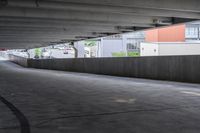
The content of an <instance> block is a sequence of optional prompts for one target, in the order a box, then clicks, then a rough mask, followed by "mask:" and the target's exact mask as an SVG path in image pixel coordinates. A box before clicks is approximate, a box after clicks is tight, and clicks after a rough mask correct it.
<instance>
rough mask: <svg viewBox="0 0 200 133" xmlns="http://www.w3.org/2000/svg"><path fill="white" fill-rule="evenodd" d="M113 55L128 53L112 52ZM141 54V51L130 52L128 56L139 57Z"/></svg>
mask: <svg viewBox="0 0 200 133" xmlns="http://www.w3.org/2000/svg"><path fill="white" fill-rule="evenodd" d="M112 56H113V57H126V53H125V52H115V53H112ZM138 56H140V53H139V52H128V57H138Z"/></svg>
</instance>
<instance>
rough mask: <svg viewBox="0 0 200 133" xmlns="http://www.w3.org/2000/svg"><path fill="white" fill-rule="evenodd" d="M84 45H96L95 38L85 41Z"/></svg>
mask: <svg viewBox="0 0 200 133" xmlns="http://www.w3.org/2000/svg"><path fill="white" fill-rule="evenodd" d="M85 46H87V47H92V46H96V41H95V40H88V41H85Z"/></svg>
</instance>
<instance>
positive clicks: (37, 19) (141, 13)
mask: <svg viewBox="0 0 200 133" xmlns="http://www.w3.org/2000/svg"><path fill="white" fill-rule="evenodd" d="M198 5H200V1H199V0H184V1H183V0H103V1H100V0H1V1H0V7H1V12H0V47H1V48H8V49H16V48H19V49H20V48H26V49H30V48H35V47H44V46H49V45H52V44H57V43H63V42H71V41H80V40H83V39H88V38H98V37H102V36H108V35H112V34H119V33H124V32H129V31H137V30H144V29H149V28H156V27H159V26H168V25H172V24H177V23H183V22H190V21H193V20H199V19H200V15H199V11H200V8H199V6H198ZM113 46H114V45H113Z"/></svg>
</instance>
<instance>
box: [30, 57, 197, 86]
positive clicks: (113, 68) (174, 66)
mask: <svg viewBox="0 0 200 133" xmlns="http://www.w3.org/2000/svg"><path fill="white" fill-rule="evenodd" d="M28 66H29V67H32V68H40V69H53V70H63V71H72V72H83V73H94V74H104V75H114V76H123V77H135V78H147V79H157V80H169V81H180V82H189V83H200V71H199V68H200V56H199V55H194V56H193V55H192V56H159V57H138V58H92V59H91V58H82V59H47V60H28Z"/></svg>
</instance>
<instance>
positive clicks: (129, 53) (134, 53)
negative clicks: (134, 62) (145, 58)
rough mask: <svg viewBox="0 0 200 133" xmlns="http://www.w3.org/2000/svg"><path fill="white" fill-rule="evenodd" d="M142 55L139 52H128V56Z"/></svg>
mask: <svg viewBox="0 0 200 133" xmlns="http://www.w3.org/2000/svg"><path fill="white" fill-rule="evenodd" d="M138 56H140V53H139V52H128V57H138Z"/></svg>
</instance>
